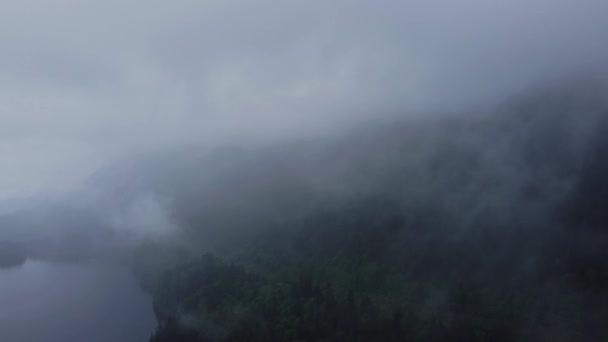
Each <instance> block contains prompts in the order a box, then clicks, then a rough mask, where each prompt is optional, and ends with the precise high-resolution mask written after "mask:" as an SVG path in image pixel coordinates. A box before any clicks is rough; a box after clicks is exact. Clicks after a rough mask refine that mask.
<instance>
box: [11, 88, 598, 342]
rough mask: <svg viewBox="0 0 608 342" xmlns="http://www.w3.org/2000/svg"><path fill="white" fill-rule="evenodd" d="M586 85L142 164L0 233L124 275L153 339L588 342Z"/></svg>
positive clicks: (592, 148)
mask: <svg viewBox="0 0 608 342" xmlns="http://www.w3.org/2000/svg"><path fill="white" fill-rule="evenodd" d="M605 89H606V88H605V86H604V84H603V83H601V82H574V83H569V84H565V85H560V86H551V87H547V88H545V89H541V90H535V91H532V92H530V93H527V94H523V95H521V96H519V97H515V98H513V99H511V100H510V101H506V102H505V103H503V104H502V105H500V106H497V107H494V108H493V109H486V110H477V111H476V112H474V113H459V114H453V115H438V116H433V117H427V118H426V119H422V118H419V117H413V118H410V119H398V118H392V119H391V118H386V117H385V118H384V119H383V120H369V122H366V123H365V124H362V125H360V126H358V127H356V128H351V129H344V130H341V131H339V132H337V133H335V134H331V135H330V137H328V138H318V137H315V138H314V139H297V140H290V141H285V142H283V143H281V144H266V145H250V146H248V147H244V146H239V145H234V146H232V147H226V148H223V149H217V150H213V151H206V150H203V149H201V148H198V147H196V146H193V147H190V148H185V149H179V150H174V151H168V152H159V153H155V154H151V155H147V156H145V157H141V158H138V159H136V160H131V161H129V162H122V163H117V164H115V165H114V166H112V167H108V168H105V169H103V170H100V171H99V172H98V173H97V174H96V175H94V176H93V177H91V178H90V179H89V181H87V182H86V183H85V184H84V185H83V187H82V188H81V190H79V191H77V192H75V193H71V194H69V195H66V196H64V197H63V198H61V199H60V200H55V201H49V202H45V201H41V202H40V203H38V204H36V205H30V206H29V207H27V209H22V210H16V211H13V212H11V213H9V214H5V215H4V216H3V217H2V224H3V226H5V227H9V229H4V230H3V231H2V239H4V240H9V241H12V242H11V243H14V242H17V243H19V244H20V245H21V246H24V247H25V248H24V250H26V251H27V254H28V255H29V257H30V258H42V259H52V260H82V259H96V260H106V261H111V262H121V263H124V262H129V263H132V264H133V266H134V270H135V272H136V274H137V275H138V277H139V279H140V281H141V283H142V286H143V287H144V288H145V289H146V290H147V291H149V292H150V293H151V294H152V295H153V297H154V301H155V311H156V314H157V318H158V319H159V322H160V327H159V330H158V332H157V334H156V337H155V338H154V340H155V341H164V340H167V341H177V340H179V338H182V339H183V340H243V341H244V340H251V341H253V340H260V341H262V340H279V341H280V340H290V339H295V340H297V339H312V340H318V339H322V338H326V339H327V340H332V341H333V340H340V341H342V340H344V341H346V340H357V339H358V340H368V339H370V338H374V337H378V338H380V337H382V338H383V339H385V340H391V339H400V338H409V339H412V340H423V341H426V340H446V339H449V340H468V341H473V340H480V341H489V340H492V341H494V340H500V339H502V340H530V341H534V340H545V339H549V340H559V341H562V340H563V341H570V340H572V341H576V340H581V339H583V340H598V341H599V340H601V339H602V338H603V337H606V336H608V331H606V328H605V327H604V324H603V323H604V317H606V315H607V314H608V305H607V304H606V303H608V302H607V300H608V292H607V291H606V289H607V286H608V271H607V269H608V255H607V253H608V252H606V251H608V249H607V247H608V246H607V244H608V232H607V231H606V224H608V218H607V216H606V214H605V210H604V208H605V205H606V203H607V201H608V200H607V199H608V196H607V193H606V192H607V191H608V180H607V175H608V169H607V168H608V162H606V159H605V156H606V152H607V151H608V150H607V149H608V140H607V139H606V135H605V132H606V128H607V126H606V125H607V121H606V120H607V119H608V102H607V101H606V99H605V97H604V94H605ZM209 253H211V254H212V255H213V256H211V255H209ZM214 284H215V285H214ZM217 284H220V285H217ZM218 286H219V287H218ZM306 303H308V304H306ZM307 310H309V311H307ZM310 310H312V311H310ZM352 315H355V316H352ZM351 316H352V317H351ZM281 317H282V318H281ZM281 319H282V320H281ZM322 322H334V323H332V324H333V325H331V326H324V325H323V324H322Z"/></svg>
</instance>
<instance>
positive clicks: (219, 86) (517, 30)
mask: <svg viewBox="0 0 608 342" xmlns="http://www.w3.org/2000/svg"><path fill="white" fill-rule="evenodd" d="M607 16H608V1H605V0H595V1H594V0H571V1H567V0H443V1H437V0H409V1H406V0H402V1H389V0H376V1H369V0H349V1H346V0H330V1H328V0H306V1H295V0H290V1H279V0H275V1H270V0H261V1H258V0H256V1H253V0H211V1H209V0H208V1H205V0H198V1H194V0H192V1H185V0H173V1H166V0H165V1H160V0H147V1H143V0H139V1H135V0H105V1H92V0H91V1H86V0H83V1H75V0H72V1H70V0H55V1H45V0H19V1H16V0H4V1H1V2H0V43H1V45H0V200H2V199H10V198H15V197H19V196H29V195H33V194H37V193H44V192H52V191H61V190H63V189H66V188H69V187H71V186H73V185H75V184H77V183H78V182H80V181H81V180H82V179H84V178H86V177H87V176H88V175H89V174H90V173H91V172H92V171H93V170H95V169H96V168H97V167H99V166H102V165H104V164H106V163H108V162H111V161H112V160H114V159H115V158H118V157H124V156H128V155H130V154H136V153H141V152H143V151H154V150H155V149H157V148H160V147H168V146H177V145H179V144H185V143H206V144H216V143H218V142H225V141H234V140H238V139H241V138H242V137H280V136H285V135H290V134H303V132H306V131H308V130H319V129H321V128H324V127H330V126H335V125H346V124H348V123H351V122H353V121H355V120H356V119H357V118H360V117H368V116H372V115H384V114H385V113H395V112H401V113H404V115H407V113H411V112H416V111H420V110H421V109H434V108H443V109H445V108H451V107H452V106H454V108H456V107H458V106H462V105H464V104H468V103H476V102H484V101H488V100H493V99H499V98H501V97H504V96H507V95H508V94H511V93H513V92H518V91H521V89H525V88H526V87H527V86H529V85H531V84H535V83H537V82H539V81H541V80H543V79H547V78H554V77H559V76H560V75H567V74H569V73H572V72H576V71H578V70H585V69H589V68H593V67H595V66H598V65H602V64H604V62H605V61H606V60H607V58H608V45H607V44H606V43H605V41H606V34H607V33H608V20H606V17H607Z"/></svg>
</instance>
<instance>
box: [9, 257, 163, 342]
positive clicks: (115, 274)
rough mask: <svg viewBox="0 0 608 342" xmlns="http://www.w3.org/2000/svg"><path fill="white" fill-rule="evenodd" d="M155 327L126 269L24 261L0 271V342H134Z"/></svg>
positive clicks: (149, 307) (147, 304) (148, 304)
mask: <svg viewBox="0 0 608 342" xmlns="http://www.w3.org/2000/svg"><path fill="white" fill-rule="evenodd" d="M155 326H156V319H155V317H154V313H153V309H152V299H151V297H150V296H149V295H147V294H146V293H144V292H143V291H142V290H141V289H140V288H139V286H138V284H137V282H136V279H135V278H134V277H133V275H132V274H131V273H130V272H129V270H128V269H127V268H126V267H122V266H116V265H107V264H99V263H97V264H96V263H53V262H44V261H32V260H28V261H26V262H25V263H24V264H23V265H21V266H20V267H15V268H11V269H0V341H3V342H55V341H58V342H59V341H91V342H97V341H99V342H101V341H103V342H106V341H107V342H110V341H111V342H138V341H147V340H148V339H149V337H150V335H151V334H152V332H153V330H154V328H155Z"/></svg>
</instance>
